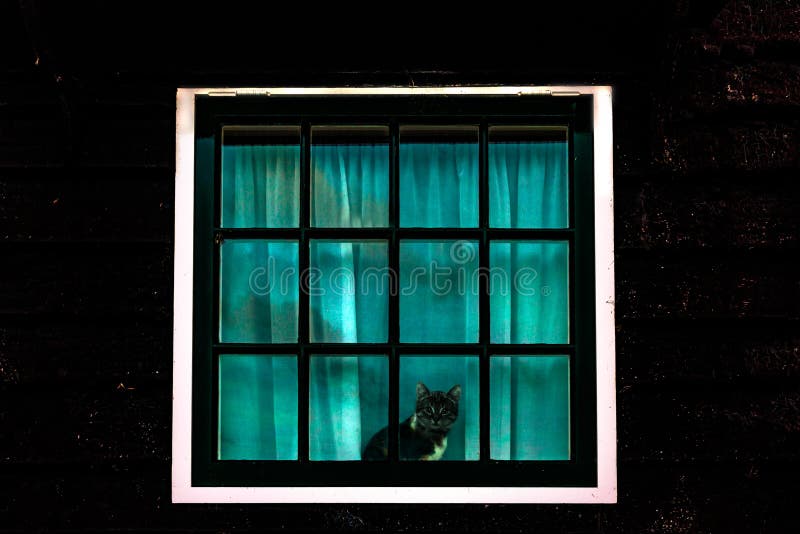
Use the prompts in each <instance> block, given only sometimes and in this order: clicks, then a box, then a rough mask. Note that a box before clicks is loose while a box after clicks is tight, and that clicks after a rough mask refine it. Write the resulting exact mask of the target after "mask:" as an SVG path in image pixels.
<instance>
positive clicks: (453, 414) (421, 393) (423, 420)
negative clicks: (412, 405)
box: [416, 382, 461, 432]
mask: <svg viewBox="0 0 800 534" xmlns="http://www.w3.org/2000/svg"><path fill="white" fill-rule="evenodd" d="M460 398H461V386H459V385H455V386H453V387H452V388H451V389H450V391H448V392H447V393H445V392H444V391H429V390H428V388H427V387H425V384H423V383H422V382H420V383H418V384H417V410H416V416H417V426H418V427H420V428H421V429H423V430H426V431H430V432H447V431H448V430H450V427H452V426H453V423H455V422H456V418H457V417H458V401H459V399H460Z"/></svg>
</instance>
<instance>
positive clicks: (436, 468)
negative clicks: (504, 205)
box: [191, 95, 598, 487]
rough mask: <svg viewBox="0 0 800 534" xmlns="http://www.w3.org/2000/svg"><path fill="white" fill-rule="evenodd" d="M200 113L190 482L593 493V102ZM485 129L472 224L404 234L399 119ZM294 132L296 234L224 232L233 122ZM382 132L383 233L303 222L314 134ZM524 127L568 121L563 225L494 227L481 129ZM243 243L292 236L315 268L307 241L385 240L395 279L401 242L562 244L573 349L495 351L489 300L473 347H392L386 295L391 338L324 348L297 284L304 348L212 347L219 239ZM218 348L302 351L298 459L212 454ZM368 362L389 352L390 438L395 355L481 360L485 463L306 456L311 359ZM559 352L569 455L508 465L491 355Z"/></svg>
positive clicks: (214, 105)
mask: <svg viewBox="0 0 800 534" xmlns="http://www.w3.org/2000/svg"><path fill="white" fill-rule="evenodd" d="M195 103H196V113H195V198H194V273H193V283H194V303H193V306H194V309H193V334H192V336H193V340H192V341H193V343H192V345H193V349H192V351H193V354H192V373H193V380H192V465H191V479H192V485H193V486H251V487H252V486H256V487H257V486H297V487H299V486H510V487H592V486H596V485H597V457H598V453H597V419H596V413H597V412H596V408H597V406H596V365H595V361H596V354H595V351H596V332H595V261H594V258H595V251H594V242H595V241H594V175H593V153H592V151H593V131H592V128H593V125H592V96H591V95H577V96H564V97H558V98H554V97H549V96H538V95H523V96H478V97H476V96H434V95H425V96H359V97H353V96H280V97H266V96H239V97H236V98H223V97H216V96H208V95H197V97H196V100H195ZM413 123H424V124H437V123H438V124H448V125H449V124H460V123H464V124H479V125H480V130H479V132H480V134H479V135H480V137H479V140H480V145H479V147H480V150H479V170H480V174H479V178H480V182H479V183H480V186H479V193H480V197H479V199H480V200H479V202H480V206H479V207H480V211H479V221H480V226H479V228H476V229H467V228H446V229H417V228H399V224H398V223H399V212H398V179H397V178H398V129H399V125H400V124H413ZM269 124H293V125H297V124H299V125H300V126H301V139H300V152H301V173H300V175H301V187H300V227H299V228H296V229H230V228H221V227H220V207H219V206H220V202H219V197H218V192H219V190H220V164H219V162H220V154H221V137H222V135H221V134H222V128H223V127H224V126H227V125H269ZM317 124H348V125H352V124H365V125H366V124H369V125H376V124H388V125H389V127H390V135H391V142H390V174H389V176H390V210H389V227H388V228H347V229H338V228H314V227H311V226H310V220H309V191H310V187H309V182H310V176H309V175H310V165H309V162H310V126H311V125H317ZM506 124H526V125H530V124H533V125H558V126H565V125H566V126H567V127H568V147H569V228H567V229H497V228H489V227H488V178H487V177H488V164H487V158H488V127H489V126H490V125H492V126H494V125H506ZM237 237H250V238H264V239H267V238H271V239H294V240H297V241H299V242H300V264H299V268H300V272H301V273H303V272H304V269H306V268H307V267H308V264H309V257H308V256H309V254H308V246H307V243H308V239H310V238H342V239H350V238H352V239H364V238H380V239H386V240H388V241H389V265H390V268H392V269H393V270H394V272H397V266H398V262H399V258H398V252H397V251H398V250H399V240H400V239H401V238H412V237H413V238H446V239H474V240H477V241H478V242H479V244H480V266H481V267H487V266H488V261H489V259H488V253H489V249H488V243H489V242H490V241H491V240H496V239H497V240H502V239H537V240H564V241H568V242H569V244H570V272H569V287H570V298H569V303H570V338H569V340H570V343H568V344H563V345H554V344H514V345H505V344H490V343H489V313H488V310H489V296H488V288H487V284H486V281H485V280H483V284H482V287H481V294H480V300H479V302H480V311H481V313H480V338H479V342H478V343H476V344H438V343H436V344H433V343H431V344H408V343H402V344H401V343H399V337H398V335H399V332H398V330H399V329H398V325H399V318H398V296H397V293H396V292H393V294H392V295H391V296H390V300H389V342H388V343H385V344H357V343H347V344H328V343H313V344H312V343H309V342H308V310H309V308H308V305H309V302H308V293H307V292H304V291H303V288H304V285H303V280H302V278H301V283H300V287H301V290H300V304H299V306H300V307H299V310H300V311H299V343H297V344H250V343H248V344H238V343H219V340H218V328H217V327H216V325H217V324H218V323H217V322H216V319H217V317H218V313H219V310H218V299H217V295H218V294H219V292H218V283H219V259H218V258H219V254H218V247H219V244H220V243H221V242H222V241H224V240H225V239H229V238H237ZM221 353H236V354H297V357H298V384H299V388H298V390H299V391H298V408H299V409H298V416H299V420H298V447H299V450H298V452H299V459H298V460H296V461H273V460H258V461H251V460H218V459H216V443H217V428H218V426H217V422H218V419H217V418H218V409H217V407H218V391H217V384H218V357H219V355H220V354H221ZM311 353H324V354H376V353H384V354H387V355H388V357H389V381H390V382H389V425H390V426H389V430H390V436H395V435H396V431H395V430H396V428H397V425H398V424H399V420H398V406H397V402H398V401H397V398H398V391H397V389H398V381H399V360H400V356H401V355H402V354H478V355H479V356H480V393H481V396H480V399H481V400H480V403H481V413H480V422H481V431H480V440H481V441H480V460H479V461H463V462H462V461H459V462H399V461H397V460H396V446H395V444H391V445H390V459H389V460H388V461H387V462H369V463H367V462H357V461H356V462H341V461H313V462H312V461H309V460H308V375H309V373H308V370H309V354H311ZM554 353H558V354H567V355H569V361H570V414H571V415H570V425H571V427H570V440H571V443H570V455H571V457H570V459H569V460H563V461H562V460H546V461H513V460H491V459H489V439H490V436H489V432H488V428H489V405H488V404H489V398H490V396H489V356H490V355H493V354H502V355H509V354H530V355H536V354H554Z"/></svg>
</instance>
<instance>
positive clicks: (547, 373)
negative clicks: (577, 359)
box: [489, 356, 570, 460]
mask: <svg viewBox="0 0 800 534" xmlns="http://www.w3.org/2000/svg"><path fill="white" fill-rule="evenodd" d="M489 374H490V377H491V378H490V388H491V402H490V403H489V406H490V412H489V418H490V428H491V430H490V432H491V433H490V455H491V458H492V459H493V460H569V454H570V450H569V441H570V437H569V418H570V413H569V357H568V356H495V357H492V358H491V362H490V366H489Z"/></svg>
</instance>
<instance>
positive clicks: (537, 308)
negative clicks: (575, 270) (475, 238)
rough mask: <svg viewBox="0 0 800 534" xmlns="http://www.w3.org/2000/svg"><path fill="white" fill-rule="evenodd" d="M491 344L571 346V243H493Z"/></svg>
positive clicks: (491, 251)
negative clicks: (553, 344) (569, 344)
mask: <svg viewBox="0 0 800 534" xmlns="http://www.w3.org/2000/svg"><path fill="white" fill-rule="evenodd" d="M489 266H490V273H489V293H490V296H489V303H490V313H489V315H490V323H491V342H492V343H568V342H569V243H567V242H566V241H493V242H492V243H491V246H490V247H489Z"/></svg>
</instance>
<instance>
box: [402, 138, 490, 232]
mask: <svg viewBox="0 0 800 534" xmlns="http://www.w3.org/2000/svg"><path fill="white" fill-rule="evenodd" d="M400 226H405V227H409V226H411V227H414V226H417V227H446V228H474V227H476V226H478V127H477V126H401V127H400Z"/></svg>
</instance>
